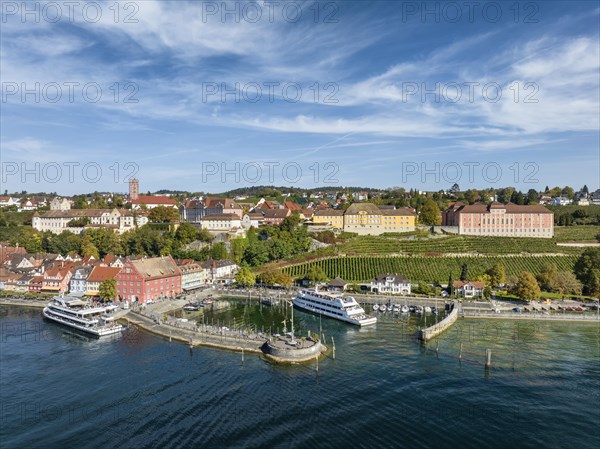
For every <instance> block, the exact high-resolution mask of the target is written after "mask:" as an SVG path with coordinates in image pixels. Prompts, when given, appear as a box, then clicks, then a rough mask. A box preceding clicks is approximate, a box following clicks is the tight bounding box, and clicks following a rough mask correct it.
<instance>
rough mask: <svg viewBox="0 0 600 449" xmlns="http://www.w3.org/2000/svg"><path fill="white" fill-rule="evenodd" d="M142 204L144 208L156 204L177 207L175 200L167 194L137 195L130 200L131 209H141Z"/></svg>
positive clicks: (152, 206)
mask: <svg viewBox="0 0 600 449" xmlns="http://www.w3.org/2000/svg"><path fill="white" fill-rule="evenodd" d="M142 206H145V207H146V209H154V208H155V207H158V206H163V207H173V208H175V209H177V201H176V200H175V199H173V198H169V197H168V196H161V195H139V196H138V197H137V198H136V199H134V200H131V209H133V210H138V209H142Z"/></svg>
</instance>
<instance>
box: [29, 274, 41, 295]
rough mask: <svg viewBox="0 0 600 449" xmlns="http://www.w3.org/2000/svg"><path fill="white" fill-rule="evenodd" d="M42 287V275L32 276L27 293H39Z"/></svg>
mask: <svg viewBox="0 0 600 449" xmlns="http://www.w3.org/2000/svg"><path fill="white" fill-rule="evenodd" d="M43 285H44V276H42V275H38V276H34V277H32V278H31V280H30V281H29V292H31V293H39V292H41V291H42V286H43Z"/></svg>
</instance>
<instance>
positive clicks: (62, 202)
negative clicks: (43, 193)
mask: <svg viewBox="0 0 600 449" xmlns="http://www.w3.org/2000/svg"><path fill="white" fill-rule="evenodd" d="M69 209H71V202H70V201H69V200H68V199H66V198H60V197H56V198H52V201H50V210H51V211H52V210H69Z"/></svg>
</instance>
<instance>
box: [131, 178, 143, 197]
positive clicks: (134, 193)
mask: <svg viewBox="0 0 600 449" xmlns="http://www.w3.org/2000/svg"><path fill="white" fill-rule="evenodd" d="M139 196H140V181H138V180H137V178H131V179H130V180H129V200H130V201H134V200H137V199H138V198H139Z"/></svg>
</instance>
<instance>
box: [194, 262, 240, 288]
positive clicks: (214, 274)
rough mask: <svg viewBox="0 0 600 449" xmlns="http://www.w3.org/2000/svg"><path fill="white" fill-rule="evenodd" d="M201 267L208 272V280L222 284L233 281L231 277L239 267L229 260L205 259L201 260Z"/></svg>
mask: <svg viewBox="0 0 600 449" xmlns="http://www.w3.org/2000/svg"><path fill="white" fill-rule="evenodd" d="M201 266H202V268H204V269H205V270H207V272H208V281H209V282H211V283H213V284H215V283H222V284H229V283H232V282H233V277H234V276H235V274H236V273H237V272H238V270H239V267H238V266H237V264H236V263H235V262H232V261H231V260H207V261H206V262H202V264H201Z"/></svg>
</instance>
